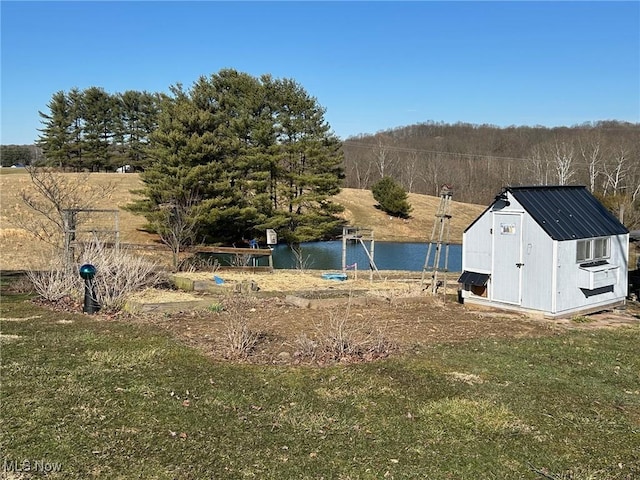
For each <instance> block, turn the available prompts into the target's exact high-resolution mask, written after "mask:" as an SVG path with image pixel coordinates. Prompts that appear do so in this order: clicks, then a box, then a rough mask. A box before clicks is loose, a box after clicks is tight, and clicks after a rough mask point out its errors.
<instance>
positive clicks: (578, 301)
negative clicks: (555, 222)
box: [552, 235, 629, 314]
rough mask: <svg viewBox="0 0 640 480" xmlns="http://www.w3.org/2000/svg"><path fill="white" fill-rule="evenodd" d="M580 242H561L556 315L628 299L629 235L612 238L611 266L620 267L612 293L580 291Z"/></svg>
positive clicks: (559, 246) (616, 272)
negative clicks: (577, 253)
mask: <svg viewBox="0 0 640 480" xmlns="http://www.w3.org/2000/svg"><path fill="white" fill-rule="evenodd" d="M576 243H577V241H572V240H570V241H565V242H558V267H557V270H558V283H557V289H556V311H555V312H552V313H555V314H562V313H564V312H571V311H578V310H580V309H590V308H593V307H597V306H599V305H607V304H610V303H613V302H615V301H622V300H624V299H625V297H626V296H627V288H628V284H627V259H628V251H629V235H618V236H613V237H611V256H610V258H609V259H608V263H609V264H610V265H612V266H617V267H618V268H617V269H616V270H615V281H614V282H613V291H605V292H602V293H598V294H591V292H589V291H585V290H583V289H581V288H580V287H581V284H580V281H579V280H580V276H579V269H580V266H579V264H578V263H576V248H577V247H576Z"/></svg>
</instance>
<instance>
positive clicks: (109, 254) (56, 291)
mask: <svg viewBox="0 0 640 480" xmlns="http://www.w3.org/2000/svg"><path fill="white" fill-rule="evenodd" d="M77 261H78V265H82V264H84V263H91V264H92V265H94V266H95V267H96V276H95V278H94V279H93V287H94V293H95V295H96V297H97V300H98V302H99V303H100V305H101V307H102V308H103V309H105V310H109V311H113V310H119V309H120V308H122V306H123V305H124V302H125V300H126V298H127V296H128V295H130V294H132V293H134V292H136V291H139V290H142V289H144V288H148V287H152V286H155V285H157V284H158V283H160V282H161V280H162V274H161V273H159V271H158V269H157V268H156V265H155V264H154V263H153V262H150V261H148V260H146V259H145V258H143V257H140V256H136V255H133V254H132V253H130V252H128V251H127V250H126V249H122V248H106V247H105V246H104V245H103V244H102V243H100V242H92V243H88V244H84V249H83V250H82V251H81V252H80V253H79V256H78V258H77ZM27 276H28V277H29V280H30V281H31V283H32V284H33V287H34V289H35V291H36V293H37V294H38V295H39V296H40V297H42V298H43V299H45V300H47V301H50V302H57V301H60V300H61V299H63V298H65V297H70V298H74V299H81V298H82V295H83V291H84V284H83V281H82V279H81V278H80V275H79V272H78V268H77V267H69V266H68V264H67V262H66V258H65V257H64V256H63V255H62V254H60V256H58V257H53V259H52V260H50V262H49V267H48V268H47V269H46V270H31V271H28V272H27Z"/></svg>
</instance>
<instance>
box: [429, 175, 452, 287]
mask: <svg viewBox="0 0 640 480" xmlns="http://www.w3.org/2000/svg"><path fill="white" fill-rule="evenodd" d="M452 195H453V190H452V189H451V187H450V186H449V185H444V186H443V187H442V189H441V190H440V205H439V206H438V210H437V212H436V219H435V221H434V222H433V230H432V232H431V239H430V241H429V247H428V248H427V256H426V258H425V260H424V267H423V268H422V286H423V288H424V285H425V278H427V277H430V278H431V285H430V289H431V293H432V294H433V295H435V294H436V293H437V292H438V287H440V286H443V287H444V294H445V295H446V293H447V271H448V265H449V227H450V223H451V222H450V220H451V214H450V213H449V212H450V209H451V197H452ZM443 244H444V252H445V253H444V266H443V267H440V257H441V255H442V246H443ZM434 246H435V252H434V254H433V258H431V251H432V249H433V248H434Z"/></svg>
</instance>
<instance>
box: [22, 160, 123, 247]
mask: <svg viewBox="0 0 640 480" xmlns="http://www.w3.org/2000/svg"><path fill="white" fill-rule="evenodd" d="M26 170H27V172H28V173H29V176H30V179H31V184H32V187H33V188H31V189H29V190H24V191H22V192H21V197H22V200H23V202H24V203H25V205H27V207H29V209H30V211H31V212H32V213H35V215H25V216H22V217H20V219H17V220H16V223H18V226H19V227H20V228H23V229H24V230H26V231H28V232H30V233H31V234H32V235H33V236H35V237H36V238H37V239H38V240H41V241H43V242H46V243H48V244H49V245H52V246H54V247H56V248H62V247H63V245H64V238H65V232H67V231H68V230H69V229H70V228H71V226H70V225H69V224H68V222H69V215H67V214H66V213H65V212H67V211H68V210H74V209H75V210H81V209H90V208H92V207H95V205H96V204H97V203H98V202H99V201H103V200H104V199H108V198H109V197H110V196H111V194H112V193H113V191H114V190H115V185H114V184H113V183H111V182H109V183H107V184H96V183H92V184H89V177H90V175H91V174H90V173H81V174H68V173H57V172H54V171H52V170H50V169H47V168H43V167H34V166H31V167H27V168H26Z"/></svg>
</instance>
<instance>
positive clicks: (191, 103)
mask: <svg viewBox="0 0 640 480" xmlns="http://www.w3.org/2000/svg"><path fill="white" fill-rule="evenodd" d="M158 121H159V123H158V128H157V129H156V131H155V132H154V133H153V134H152V135H151V137H150V150H149V151H150V155H151V156H152V158H153V163H152V165H151V166H150V167H149V168H147V169H146V170H145V172H144V173H143V174H142V176H141V178H142V180H143V182H144V184H145V188H144V190H143V192H142V193H143V194H144V196H145V197H146V198H145V199H144V200H141V201H139V202H137V203H136V204H134V205H132V207H131V208H132V209H133V210H134V211H137V212H138V213H141V214H144V215H145V216H146V217H147V219H148V220H149V221H150V224H151V225H152V226H154V228H155V229H156V230H157V231H159V230H162V228H164V227H163V226H162V225H161V223H162V222H163V221H166V220H163V219H165V218H166V216H165V215H164V214H163V213H162V210H163V208H164V206H166V205H174V206H175V205H181V206H182V207H185V209H183V211H184V210H187V211H188V216H190V217H191V218H193V220H194V221H195V222H196V224H197V225H198V228H197V232H196V234H195V237H194V238H197V241H206V242H239V241H242V240H243V239H250V238H254V237H256V236H262V235H264V229H266V228H277V229H278V230H279V233H280V236H281V238H284V239H286V240H287V241H290V242H299V241H304V240H312V239H317V238H321V237H322V236H324V235H327V234H329V233H330V232H332V231H333V230H334V229H335V227H336V225H337V224H338V223H339V222H340V220H338V219H337V218H336V217H335V213H336V212H337V211H339V209H340V207H339V206H337V205H335V204H333V203H332V202H330V201H329V196H331V195H333V194H335V193H337V192H338V191H339V189H340V181H341V178H342V157H341V151H340V142H339V141H338V139H337V138H336V137H335V136H334V135H332V134H331V133H330V129H329V126H328V125H327V124H326V122H325V121H324V110H323V109H322V108H321V107H319V106H318V105H317V102H316V100H315V99H314V98H312V97H310V96H309V95H308V94H306V92H304V90H303V89H302V88H301V87H300V86H299V85H297V84H296V83H295V82H293V81H291V80H282V81H280V80H278V81H274V80H273V79H272V78H271V77H270V76H268V75H265V76H262V77H261V78H259V79H257V78H254V77H252V76H250V75H248V74H245V73H240V72H237V71H235V70H231V69H225V70H221V71H220V72H219V73H217V74H214V75H212V76H211V77H209V78H206V77H201V78H200V79H199V80H198V81H196V82H195V83H194V85H193V86H192V88H191V89H190V90H188V91H185V90H184V89H183V88H182V86H181V85H176V86H174V87H172V88H171V94H170V95H168V96H165V97H164V98H163V101H162V103H161V107H160V115H159V117H158ZM194 198H195V199H196V201H194ZM187 200H188V201H187ZM187 203H188V208H187Z"/></svg>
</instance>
